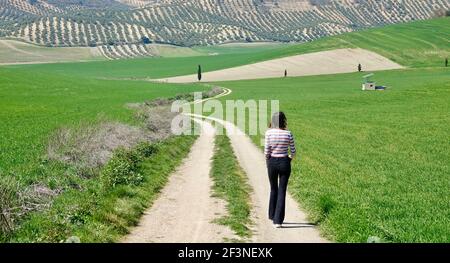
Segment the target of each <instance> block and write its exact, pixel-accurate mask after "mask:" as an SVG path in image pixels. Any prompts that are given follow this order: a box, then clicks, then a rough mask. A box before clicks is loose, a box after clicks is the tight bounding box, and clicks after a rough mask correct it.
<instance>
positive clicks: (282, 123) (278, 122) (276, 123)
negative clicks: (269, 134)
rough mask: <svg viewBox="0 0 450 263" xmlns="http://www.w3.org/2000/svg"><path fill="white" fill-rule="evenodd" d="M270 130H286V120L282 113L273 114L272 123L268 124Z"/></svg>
mask: <svg viewBox="0 0 450 263" xmlns="http://www.w3.org/2000/svg"><path fill="white" fill-rule="evenodd" d="M269 127H270V128H279V129H286V127H287V119H286V115H285V114H284V112H282V111H280V112H275V113H274V114H273V115H272V121H271V122H270V126H269Z"/></svg>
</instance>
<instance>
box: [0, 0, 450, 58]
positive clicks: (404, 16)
mask: <svg viewBox="0 0 450 263" xmlns="http://www.w3.org/2000/svg"><path fill="white" fill-rule="evenodd" d="M448 9H450V2H449V1H448V0H405V1H396V0H383V1H378V0H368V1H359V0H300V1H294V0H191V1H184V0H118V1H113V0H108V1H100V0H86V1H75V0H63V1H54V0H0V21H1V22H0V36H2V37H8V38H17V39H21V40H24V41H27V42H31V43H35V44H39V45H45V46H90V47H98V49H99V51H100V52H101V53H102V54H103V55H104V56H105V57H107V58H111V59H113V58H124V57H125V58H126V57H137V56H149V55H151V54H152V50H150V49H149V48H148V47H147V45H146V44H148V43H150V42H156V43H169V44H175V45H182V46H192V45H214V44H220V43H226V42H254V41H281V42H288V41H298V42H305V41H311V40H314V39H317V38H320V37H323V36H329V35H337V34H340V33H344V32H350V31H355V30H359V29H363V28H368V27H374V26H381V25H385V24H392V23H401V22H407V21H412V20H420V19H428V18H431V17H434V16H437V15H439V14H441V15H442V14H445V11H446V10H448Z"/></svg>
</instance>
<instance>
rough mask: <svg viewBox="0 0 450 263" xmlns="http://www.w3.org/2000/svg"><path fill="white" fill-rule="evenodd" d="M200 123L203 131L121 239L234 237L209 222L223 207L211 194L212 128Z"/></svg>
mask: <svg viewBox="0 0 450 263" xmlns="http://www.w3.org/2000/svg"><path fill="white" fill-rule="evenodd" d="M200 123H201V125H202V128H203V129H202V133H201V135H200V136H199V138H198V140H197V141H196V142H195V144H194V145H193V147H192V149H191V152H190V153H189V156H188V157H187V158H186V159H185V160H184V162H183V164H182V165H181V167H179V168H178V169H177V171H176V172H175V173H174V174H172V175H171V177H170V178H169V182H168V183H167V185H166V186H165V188H164V189H163V191H162V193H161V195H160V196H159V198H158V199H157V200H156V201H155V202H154V204H153V205H152V207H151V208H149V209H148V210H147V211H146V212H145V213H144V215H143V217H142V218H141V221H140V223H139V225H138V226H137V227H135V228H134V229H133V230H132V232H131V233H130V234H129V235H128V236H126V237H125V238H124V240H123V241H122V242H126V243H137V242H139V243H141V242H160V243H166V242H176V243H200V242H208V243H209V242H223V241H224V238H229V239H233V238H236V236H235V235H234V234H233V233H232V231H231V230H230V229H229V228H227V227H225V226H222V225H217V224H215V223H212V222H211V221H212V220H214V219H217V218H219V217H221V216H222V215H224V214H225V213H226V209H225V204H224V202H223V201H222V200H220V199H217V198H213V197H211V187H212V185H213V182H212V180H211V178H210V176H209V172H210V169H211V158H212V157H213V153H214V136H215V129H214V128H213V127H212V126H211V125H210V124H209V123H207V122H200Z"/></svg>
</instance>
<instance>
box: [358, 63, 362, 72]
mask: <svg viewBox="0 0 450 263" xmlns="http://www.w3.org/2000/svg"><path fill="white" fill-rule="evenodd" d="M361 70H362V66H361V64H358V72H361Z"/></svg>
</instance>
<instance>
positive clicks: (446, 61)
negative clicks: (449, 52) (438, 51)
mask: <svg viewBox="0 0 450 263" xmlns="http://www.w3.org/2000/svg"><path fill="white" fill-rule="evenodd" d="M445 67H448V58H446V59H445Z"/></svg>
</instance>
